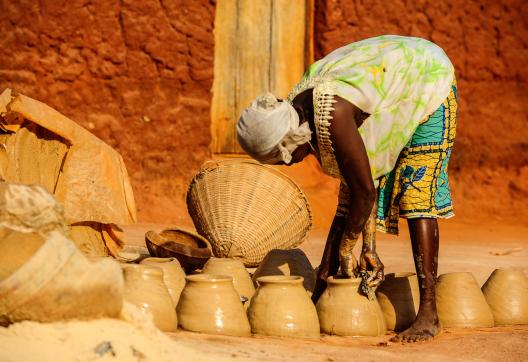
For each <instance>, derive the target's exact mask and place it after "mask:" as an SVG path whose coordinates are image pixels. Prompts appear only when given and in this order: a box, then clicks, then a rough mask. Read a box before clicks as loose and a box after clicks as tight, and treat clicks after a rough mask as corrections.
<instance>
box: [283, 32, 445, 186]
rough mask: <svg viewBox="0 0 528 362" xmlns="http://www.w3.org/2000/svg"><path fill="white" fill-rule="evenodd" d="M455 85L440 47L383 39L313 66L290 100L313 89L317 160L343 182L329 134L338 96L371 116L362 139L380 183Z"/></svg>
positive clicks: (342, 50) (337, 52) (338, 51)
mask: <svg viewBox="0 0 528 362" xmlns="http://www.w3.org/2000/svg"><path fill="white" fill-rule="evenodd" d="M453 79H454V68H453V65H452V64H451V62H450V60H449V58H448V57H447V55H446V54H445V52H444V51H443V50H442V49H441V48H440V47H438V46H437V45H436V44H434V43H432V42H430V41H427V40H425V39H420V38H413V37H404V36H396V35H384V36H379V37H375V38H370V39H365V40H362V41H359V42H356V43H352V44H349V45H346V46H344V47H342V48H339V49H336V50H335V51H333V52H332V53H330V54H328V55H327V56H326V57H324V58H322V59H321V60H319V61H317V62H315V63H314V64H312V65H311V66H310V68H309V69H308V71H307V72H306V74H305V75H304V77H303V79H302V80H301V82H300V83H299V84H297V85H296V86H295V87H294V88H293V89H292V91H291V92H290V94H289V96H288V100H289V101H290V102H291V101H292V100H293V99H294V98H295V96H297V95H298V94H300V93H302V92H303V91H305V90H307V89H313V97H314V116H315V124H316V132H317V138H318V143H319V152H320V155H319V156H320V157H319V158H320V161H321V164H322V167H323V170H324V171H325V172H326V173H327V174H329V175H331V176H334V177H340V176H341V175H340V172H339V168H338V167H337V162H336V161H335V156H334V154H333V148H332V143H331V141H330V134H329V132H328V126H329V125H330V122H331V119H332V117H331V111H332V110H333V107H332V104H333V103H335V101H334V99H333V97H334V95H338V96H340V97H341V98H344V99H346V100H347V101H349V102H351V103H352V104H354V105H355V106H356V107H358V108H360V109H361V110H362V111H364V112H366V113H369V114H370V116H369V117H368V118H367V119H366V120H365V121H364V122H363V124H362V125H361V127H360V128H359V133H360V135H361V138H362V139H363V142H364V143H365V148H366V150H367V155H368V158H369V162H370V168H371V172H372V177H373V179H374V180H377V179H378V178H379V177H381V176H383V175H384V174H386V173H388V172H390V171H391V170H392V169H393V168H394V166H395V164H396V161H397V159H398V156H399V154H400V152H401V150H402V149H403V147H404V146H405V144H407V142H408V141H409V139H410V138H411V137H412V135H413V133H414V132H415V130H416V128H417V127H418V126H419V124H420V122H421V121H422V120H423V119H425V118H426V117H427V116H429V115H430V114H431V113H432V112H434V111H435V109H437V108H438V107H439V106H440V105H441V104H442V102H443V101H444V100H445V98H446V97H447V96H448V95H449V92H450V90H451V84H452V82H453ZM350 121H351V122H353V120H350ZM376 184H377V182H376Z"/></svg>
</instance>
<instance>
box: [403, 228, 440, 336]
mask: <svg viewBox="0 0 528 362" xmlns="http://www.w3.org/2000/svg"><path fill="white" fill-rule="evenodd" d="M407 223H408V225H409V232H410V234H411V243H412V250H413V256H414V264H415V266H416V274H417V276H418V283H419V287H420V309H419V310H418V314H417V316H416V319H415V320H414V322H413V324H412V325H411V326H410V327H409V328H408V329H406V330H405V331H403V332H401V333H400V334H398V335H397V336H396V337H394V339H395V340H400V341H406V342H415V341H423V340H427V339H431V338H433V337H434V336H436V335H437V334H438V333H439V332H440V323H439V320H438V314H437V312H436V298H435V286H436V277H437V271H438V245H439V233H438V223H437V220H436V219H434V218H418V219H408V220H407Z"/></svg>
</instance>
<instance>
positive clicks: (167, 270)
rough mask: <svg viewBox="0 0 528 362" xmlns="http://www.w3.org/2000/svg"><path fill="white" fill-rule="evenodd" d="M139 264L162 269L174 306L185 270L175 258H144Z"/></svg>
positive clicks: (182, 283) (176, 303)
mask: <svg viewBox="0 0 528 362" xmlns="http://www.w3.org/2000/svg"><path fill="white" fill-rule="evenodd" d="M141 264H145V265H151V266H156V267H158V268H161V269H163V282H164V283H165V286H166V287H167V290H168V291H169V294H170V296H171V299H172V304H173V305H174V308H176V306H177V305H178V300H179V299H180V294H181V291H182V290H183V287H184V286H185V272H184V271H183V269H182V267H181V266H180V263H179V262H178V260H176V258H145V259H143V260H142V261H141Z"/></svg>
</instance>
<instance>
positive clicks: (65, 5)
mask: <svg viewBox="0 0 528 362" xmlns="http://www.w3.org/2000/svg"><path fill="white" fill-rule="evenodd" d="M214 10H215V7H214V4H213V2H212V1H209V0H192V1H187V0H170V1H168V0H159V1H158V0H141V1H137V0H123V1H118V0H95V1H85V0H44V1H32V0H27V1H18V0H17V1H8V0H0V89H2V90H3V88H4V87H14V88H16V89H18V90H19V91H20V92H22V93H24V94H26V95H29V96H31V97H34V98H37V99H39V100H42V101H44V102H46V103H48V104H49V105H50V106H52V107H54V108H56V109H57V110H59V111H60V112H62V113H64V114H65V115H67V116H69V117H71V118H72V119H74V120H75V121H77V122H78V123H80V124H81V125H83V126H84V127H86V128H88V129H89V130H91V131H92V132H94V133H95V134H96V135H97V136H99V137H100V138H102V139H103V140H104V141H106V142H107V143H109V144H110V145H112V146H113V147H115V148H117V149H118V150H119V152H120V153H121V154H122V155H123V158H124V159H125V162H126V165H127V169H128V172H129V174H130V176H131V178H132V182H133V186H134V192H135V195H136V199H137V204H138V207H139V216H140V218H141V219H142V220H145V219H146V220H156V221H158V222H162V221H170V220H169V219H170V218H171V217H172V219H174V216H172V215H171V212H170V211H167V210H168V208H169V210H171V211H172V212H176V213H177V212H179V209H178V208H177V209H174V207H173V205H174V202H171V200H175V201H176V203H178V206H181V205H182V203H181V201H182V199H183V196H182V195H183V194H184V193H185V190H186V186H187V180H188V179H189V178H190V177H191V176H192V173H193V172H194V170H196V169H197V168H198V167H199V165H200V164H201V163H202V162H203V160H205V159H206V158H207V157H209V155H210V153H209V143H210V131H209V105H210V99H211V94H210V88H211V86H212V80H213V50H214V40H213V34H212V30H213V21H214Z"/></svg>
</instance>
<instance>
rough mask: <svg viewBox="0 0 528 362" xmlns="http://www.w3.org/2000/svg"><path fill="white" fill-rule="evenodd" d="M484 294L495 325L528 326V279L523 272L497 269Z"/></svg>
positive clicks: (485, 284)
mask: <svg viewBox="0 0 528 362" xmlns="http://www.w3.org/2000/svg"><path fill="white" fill-rule="evenodd" d="M482 292H483V293H484V297H485V298H486V301H487V302H488V305H489V306H490V308H491V313H492V314H493V318H494V319H495V325H513V324H528V278H526V275H525V274H524V273H523V272H522V271H520V270H512V269H509V270H504V269H496V270H495V271H494V272H493V273H491V275H490V277H489V278H488V280H487V281H486V283H484V285H483V286H482Z"/></svg>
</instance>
